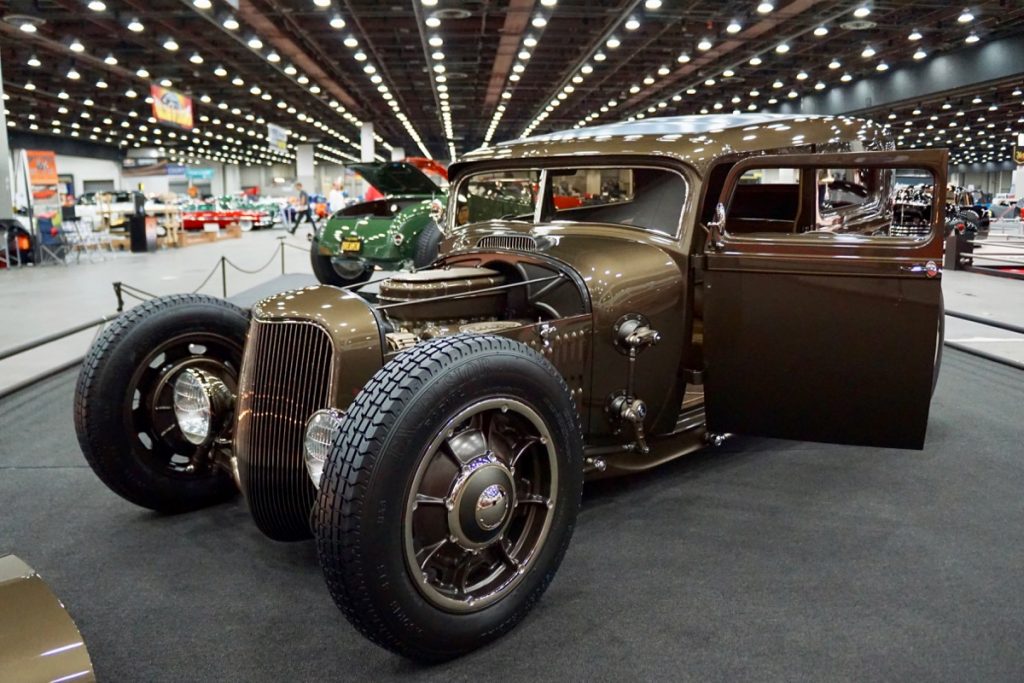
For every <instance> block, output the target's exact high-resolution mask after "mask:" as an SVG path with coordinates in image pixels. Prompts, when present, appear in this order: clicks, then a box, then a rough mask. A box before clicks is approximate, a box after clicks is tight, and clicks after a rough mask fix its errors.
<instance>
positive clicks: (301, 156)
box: [295, 145, 316, 192]
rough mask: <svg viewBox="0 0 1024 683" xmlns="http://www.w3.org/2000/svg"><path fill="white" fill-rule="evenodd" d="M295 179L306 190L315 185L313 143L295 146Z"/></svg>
mask: <svg viewBox="0 0 1024 683" xmlns="http://www.w3.org/2000/svg"><path fill="white" fill-rule="evenodd" d="M295 179H296V180H297V181H298V182H300V183H302V184H303V186H304V187H305V188H306V191H307V192H313V191H314V190H315V189H316V187H315V184H316V166H315V165H314V164H313V145H296V146H295Z"/></svg>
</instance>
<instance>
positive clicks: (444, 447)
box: [405, 398, 558, 612]
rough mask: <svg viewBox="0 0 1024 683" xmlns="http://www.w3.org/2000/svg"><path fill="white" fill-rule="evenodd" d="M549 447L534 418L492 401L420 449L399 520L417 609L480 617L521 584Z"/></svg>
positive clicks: (550, 497)
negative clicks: (422, 605) (424, 603)
mask: <svg viewBox="0 0 1024 683" xmlns="http://www.w3.org/2000/svg"><path fill="white" fill-rule="evenodd" d="M553 448H554V447H553V444H552V442H551V435H550V433H549V431H548V428H547V427H546V426H545V424H544V421H543V420H542V419H541V417H540V415H538V414H537V412H536V411H535V410H533V409H532V408H530V407H529V406H527V405H526V404H524V403H521V402H519V401H515V400H510V399H500V398H499V399H490V400H486V401H482V402H480V403H478V404H476V405H473V406H472V407H470V408H467V409H466V410H464V411H462V412H461V413H459V414H458V415H456V416H455V418H454V419H452V420H451V421H450V422H449V423H448V425H447V426H446V428H445V429H444V430H443V431H442V432H441V433H440V434H438V435H437V437H436V438H435V439H434V440H433V442H431V443H430V445H429V446H428V448H427V450H426V452H425V453H424V456H423V458H422V460H421V461H420V464H419V467H418V469H417V472H416V478H415V480H414V481H413V487H412V491H411V494H410V495H409V497H408V500H407V504H406V515H405V519H406V524H405V557H406V561H407V563H408V565H409V571H410V572H411V573H412V575H413V576H414V577H415V581H416V585H417V587H418V588H419V590H420V591H421V592H422V593H423V596H424V597H425V598H426V599H427V600H429V601H430V602H432V603H433V604H435V605H437V606H438V607H441V608H442V609H446V610H450V611H455V612H465V611H472V610H477V609H482V608H484V607H486V606H487V605H489V604H491V603H493V602H495V601H496V600H500V599H501V598H502V597H503V596H504V595H505V594H507V593H508V592H509V591H510V590H512V589H513V588H514V587H515V586H516V584H517V583H518V582H519V581H520V580H521V579H522V577H523V575H524V573H525V572H526V570H527V569H528V567H529V565H530V562H531V561H532V560H533V559H534V557H535V556H536V551H537V549H538V548H539V547H540V546H541V545H542V544H543V543H544V540H545V538H546V537H547V533H548V529H549V527H550V525H551V516H552V514H551V509H552V508H553V507H554V505H555V502H556V496H557V493H556V492H557V489H558V461H557V459H556V457H555V453H554V450H553Z"/></svg>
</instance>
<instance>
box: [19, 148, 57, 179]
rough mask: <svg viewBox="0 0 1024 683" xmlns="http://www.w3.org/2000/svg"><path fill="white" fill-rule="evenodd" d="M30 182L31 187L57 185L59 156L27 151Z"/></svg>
mask: <svg viewBox="0 0 1024 683" xmlns="http://www.w3.org/2000/svg"><path fill="white" fill-rule="evenodd" d="M25 158H26V159H27V161H28V182H29V184H30V185H56V184H57V183H58V182H59V180H58V178H57V155H56V154H55V153H53V152H49V151H41V150H32V149H30V150H27V151H26V152H25Z"/></svg>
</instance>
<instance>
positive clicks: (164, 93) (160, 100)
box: [149, 83, 192, 130]
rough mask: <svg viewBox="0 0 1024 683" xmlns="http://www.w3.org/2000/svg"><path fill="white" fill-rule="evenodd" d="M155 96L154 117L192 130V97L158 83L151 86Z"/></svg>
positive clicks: (152, 93) (153, 96) (150, 91)
mask: <svg viewBox="0 0 1024 683" xmlns="http://www.w3.org/2000/svg"><path fill="white" fill-rule="evenodd" d="M149 94H150V96H151V97H152V98H153V118H155V119H156V120H157V121H160V122H161V123H169V124H171V125H172V126H177V127H178V128H184V129H185V130H192V98H191V97H189V96H188V95H185V94H183V93H180V92H177V91H174V90H169V89H167V88H164V87H161V86H159V85H157V84H155V83H154V84H152V85H150V86H149Z"/></svg>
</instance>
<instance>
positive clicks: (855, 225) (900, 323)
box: [703, 150, 948, 448]
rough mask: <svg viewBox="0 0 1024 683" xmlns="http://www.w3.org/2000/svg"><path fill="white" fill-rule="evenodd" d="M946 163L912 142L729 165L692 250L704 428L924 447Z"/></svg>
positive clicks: (937, 326) (943, 156)
mask: <svg viewBox="0 0 1024 683" xmlns="http://www.w3.org/2000/svg"><path fill="white" fill-rule="evenodd" d="M947 163H948V154H947V152H946V151H945V150H926V151H886V152H851V153H841V154H794V155H778V156H762V157H752V158H748V159H744V160H742V161H740V162H738V163H736V164H735V166H733V168H732V169H731V170H730V172H729V175H728V177H727V179H726V182H725V186H724V188H723V191H722V195H721V197H720V204H719V206H718V210H717V218H716V220H715V221H714V222H713V223H712V225H711V226H710V233H709V236H708V240H707V245H706V251H705V259H704V262H705V266H704V267H705V273H704V285H703V286H704V292H703V296H704V315H703V324H704V355H705V379H704V392H705V406H706V411H707V425H708V430H709V431H711V432H714V433H735V434H749V435H759V436H771V437H780V438H789V439H802V440H807V441H824V442H831V443H846V444H863V445H872V446H892V447H900V448H922V447H923V444H924V435H925V427H926V425H927V421H928V407H929V403H930V401H931V393H932V389H933V386H934V379H935V377H936V373H937V371H938V367H937V366H938V359H939V351H940V349H941V344H942V339H941V330H942V326H941V322H942V316H943V310H942V290H941V283H940V279H941V273H940V270H939V265H940V264H941V263H942V249H943V232H944V228H943V226H944V212H945V187H946V168H947ZM711 200H712V199H710V198H709V201H711Z"/></svg>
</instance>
